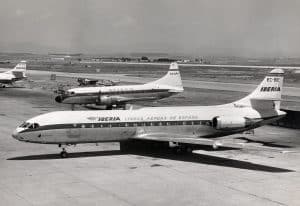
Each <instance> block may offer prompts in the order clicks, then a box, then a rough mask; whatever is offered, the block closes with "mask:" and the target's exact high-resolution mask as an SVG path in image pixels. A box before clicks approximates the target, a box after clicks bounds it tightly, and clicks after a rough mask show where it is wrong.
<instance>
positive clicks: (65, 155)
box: [60, 148, 68, 158]
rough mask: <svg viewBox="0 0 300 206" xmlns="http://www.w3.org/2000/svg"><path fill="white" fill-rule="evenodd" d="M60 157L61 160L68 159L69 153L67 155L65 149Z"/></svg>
mask: <svg viewBox="0 0 300 206" xmlns="http://www.w3.org/2000/svg"><path fill="white" fill-rule="evenodd" d="M60 157H61V158H67V157H68V153H67V151H66V149H65V148H63V150H62V151H61V152H60Z"/></svg>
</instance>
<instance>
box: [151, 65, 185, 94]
mask: <svg viewBox="0 0 300 206" xmlns="http://www.w3.org/2000/svg"><path fill="white" fill-rule="evenodd" d="M149 84H158V85H165V86H172V87H176V88H177V89H180V90H183V86H182V81H181V76H180V71H179V69H178V64H177V63H176V62H173V63H171V64H170V67H169V71H168V73H167V74H166V75H165V76H163V77H162V78H160V79H158V80H156V81H153V82H150V83H149Z"/></svg>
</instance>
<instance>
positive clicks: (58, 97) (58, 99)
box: [55, 95, 63, 103]
mask: <svg viewBox="0 0 300 206" xmlns="http://www.w3.org/2000/svg"><path fill="white" fill-rule="evenodd" d="M55 101H56V102H58V103H62V101H63V97H62V96H61V95H58V96H56V97H55Z"/></svg>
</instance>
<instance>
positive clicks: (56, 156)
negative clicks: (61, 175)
mask: <svg viewBox="0 0 300 206" xmlns="http://www.w3.org/2000/svg"><path fill="white" fill-rule="evenodd" d="M124 154H125V153H124V152H121V151H120V150H107V151H90V152H74V153H73V152H72V153H68V158H66V159H72V158H82V157H97V156H114V155H124ZM51 159H62V158H61V157H60V155H59V154H58V153H56V154H42V155H28V156H19V157H13V158H8V159H7V160H51Z"/></svg>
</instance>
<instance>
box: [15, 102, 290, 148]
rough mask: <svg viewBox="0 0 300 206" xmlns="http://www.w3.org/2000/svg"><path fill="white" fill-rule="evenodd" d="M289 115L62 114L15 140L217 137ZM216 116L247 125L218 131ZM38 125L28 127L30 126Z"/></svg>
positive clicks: (236, 110)
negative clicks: (165, 136)
mask: <svg viewBox="0 0 300 206" xmlns="http://www.w3.org/2000/svg"><path fill="white" fill-rule="evenodd" d="M283 115H285V113H284V112H281V111H279V110H272V111H268V112H266V113H264V112H261V111H260V112H258V111H256V110H254V109H253V108H251V107H237V106H235V105H234V104H226V105H220V106H191V107H154V108H142V109H138V110H112V111H61V112H52V113H47V114H43V115H40V116H37V117H34V118H32V119H30V120H28V121H27V122H26V123H27V126H22V125H21V126H20V127H18V128H17V129H16V131H15V132H14V134H13V137H14V138H16V139H18V140H21V141H27V142H34V143H45V144H78V143H92V142H113V141H117V142H118V141H123V140H128V139H130V138H133V137H134V136H136V135H141V134H162V133H164V134H168V135H172V134H174V136H175V134H176V135H180V134H182V135H189V136H192V137H195V138H197V137H217V136H224V135H228V134H232V133H237V132H241V131H245V130H248V129H251V128H255V127H258V126H261V125H263V124H266V123H268V122H269V121H274V119H278V118H280V117H282V116H283ZM216 117H231V118H232V119H233V121H232V122H231V125H233V124H235V123H234V119H237V120H239V119H241V118H246V119H247V121H250V123H249V124H247V125H244V126H243V125H242V126H237V127H232V128H224V129H217V128H216V127H214V126H213V119H214V118H216ZM33 124H35V126H33V127H31V128H28V125H33Z"/></svg>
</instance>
